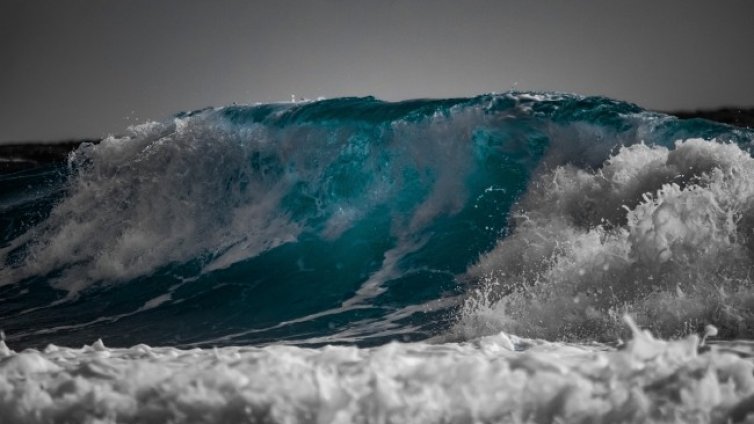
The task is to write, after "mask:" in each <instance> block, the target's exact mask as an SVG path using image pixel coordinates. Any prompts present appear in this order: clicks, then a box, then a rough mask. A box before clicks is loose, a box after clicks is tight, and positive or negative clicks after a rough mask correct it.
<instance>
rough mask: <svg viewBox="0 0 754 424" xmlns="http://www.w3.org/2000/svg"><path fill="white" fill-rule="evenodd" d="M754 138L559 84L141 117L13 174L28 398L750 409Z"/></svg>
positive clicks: (339, 410) (158, 408)
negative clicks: (553, 88) (54, 161)
mask: <svg viewBox="0 0 754 424" xmlns="http://www.w3.org/2000/svg"><path fill="white" fill-rule="evenodd" d="M752 141H754V132H752V131H749V130H745V129H741V128H735V127H730V126H726V125H722V124H716V123H711V122H708V121H704V120H693V119H692V120H683V121H682V120H678V119H676V118H674V117H671V116H667V115H664V114H660V113H655V112H650V111H646V110H643V109H641V108H639V107H638V106H635V105H632V104H629V103H625V102H620V101H616V100H612V99H607V98H601V97H582V96H577V95H570V94H558V93H505V94H497V95H483V96H478V97H474V98H460V99H442V100H411V101H404V102H397V103H388V102H383V101H380V100H377V99H374V98H371V97H367V98H344V99H333V100H323V101H317V102H305V103H296V104H294V103H291V104H285V103H280V104H265V105H256V106H236V105H234V106H227V107H218V108H206V109H202V110H197V111H192V112H185V113H180V114H177V115H175V116H174V117H172V118H170V119H167V120H164V121H161V122H147V123H144V124H141V125H137V126H133V127H130V128H128V130H127V131H126V133H125V134H124V135H121V136H112V137H108V138H107V139H105V140H103V141H101V142H100V143H98V144H84V145H82V146H81V147H80V148H79V149H78V150H76V151H75V152H74V153H72V154H71V156H70V157H69V160H68V163H67V164H61V165H58V166H49V167H40V168H35V169H31V170H27V171H22V172H17V173H13V174H6V175H2V176H0V211H2V215H1V217H0V263H2V264H3V265H2V269H1V270H0V327H2V329H3V330H4V331H5V335H6V339H5V341H4V342H3V344H2V346H0V347H1V348H2V349H0V351H1V352H0V356H2V359H0V395H1V396H0V399H2V401H0V412H4V413H3V414H2V415H3V416H5V417H10V418H7V420H9V422H66V420H67V421H76V422H166V421H171V420H172V421H174V422H407V421H413V422H553V421H557V420H566V421H569V422H644V421H659V422H677V421H684V422H686V421H694V420H696V421H701V422H708V421H715V422H718V421H719V422H726V421H727V420H730V421H741V420H744V419H746V416H747V414H748V411H749V410H752V409H753V408H754V406H750V405H751V404H754V402H752V401H751V398H752V396H754V379H752V366H754V364H753V363H752V362H751V360H750V359H749V358H750V354H751V349H749V344H748V342H746V339H749V338H751V337H752V332H754V330H752V322H753V321H752V318H753V316H752V312H751V311H752V310H754V309H752V306H754V290H753V289H752V281H751V276H750V274H751V270H752V267H753V265H754V262H753V259H754V252H752V249H754V247H753V246H754V244H752V240H754V238H752V237H754V235H752V230H754V159H753V158H752V156H751V147H752V146H751V143H752ZM627 317H630V318H627ZM627 319H628V324H627V323H626V320H627ZM711 326H714V331H712V330H711V329H712V328H713V327H711ZM640 328H643V329H647V330H649V331H650V332H651V333H652V334H654V335H656V336H660V337H661V338H663V339H673V341H664V340H662V339H655V338H654V337H653V336H651V335H650V333H649V332H646V331H645V330H640ZM705 330H706V335H707V336H709V337H710V338H709V340H712V341H718V342H717V343H716V344H712V345H711V347H708V346H702V345H703V343H700V339H699V335H702V334H705ZM97 339H102V340H101V341H98V342H97V343H94V344H91V343H92V341H94V340H97ZM720 340H722V341H724V343H722V344H721V343H720V342H719V341H720ZM103 341H104V343H103ZM84 344H86V346H85V347H84V348H81V349H78V348H76V346H81V345H84ZM59 346H68V347H59ZM105 346H108V347H105ZM150 346H161V347H150ZM11 348H12V349H13V350H11ZM26 348H28V349H27V350H23V349H26ZM97 420H99V421H97Z"/></svg>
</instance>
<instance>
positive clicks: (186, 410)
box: [0, 329, 754, 424]
mask: <svg viewBox="0 0 754 424" xmlns="http://www.w3.org/2000/svg"><path fill="white" fill-rule="evenodd" d="M698 342H699V339H698V338H697V337H696V336H690V337H688V338H686V339H683V340H678V341H670V342H666V341H662V340H657V339H654V338H653V337H652V336H650V335H649V333H647V332H642V331H639V330H637V329H634V339H633V340H631V341H630V342H629V343H628V345H627V346H626V347H625V349H622V350H614V349H611V348H607V347H605V346H600V345H592V346H585V345H566V344H562V343H548V342H539V341H535V340H527V339H520V338H518V337H515V336H510V335H507V334H505V333H499V334H496V335H492V336H488V337H483V338H480V339H477V340H474V341H472V342H467V343H460V344H456V343H448V344H441V345H431V344H426V343H409V344H402V343H391V344H388V345H384V346H380V347H377V348H369V349H359V348H355V347H336V346H328V347H324V348H319V349H304V348H298V347H291V346H270V347H265V348H244V347H226V348H218V349H206V350H202V349H193V350H179V349H174V348H151V347H148V346H145V345H138V346H134V347H132V348H129V349H108V348H106V347H105V346H104V345H103V344H102V343H101V342H97V343H94V344H93V345H91V346H85V347H84V348H81V349H70V348H61V347H56V346H49V347H48V348H47V349H45V350H44V351H36V350H26V351H23V352H18V353H16V352H13V351H10V350H9V349H8V348H7V347H5V345H4V344H3V343H0V412H2V422H3V423H7V424H16V423H18V424H20V423H24V424H26V423H64V422H77V423H115V422H139V423H164V422H173V423H224V422H255V423H404V422H421V423H456V422H459V423H461V422H463V423H483V422H572V423H579V422H583V423H594V422H605V423H608V422H609V423H621V422H721V423H722V422H740V421H743V420H744V419H745V418H746V417H747V415H748V414H749V413H750V412H754V408H752V403H751V399H752V396H754V375H753V373H752V371H754V363H752V360H751V359H749V358H747V357H746V356H747V355H746V353H747V352H744V353H745V354H743V355H742V354H740V353H736V351H733V350H731V349H722V348H718V347H716V346H713V347H712V349H711V350H710V351H708V352H706V353H703V354H698V353H697V345H698ZM748 353H750V352H748Z"/></svg>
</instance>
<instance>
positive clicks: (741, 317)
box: [456, 139, 754, 341]
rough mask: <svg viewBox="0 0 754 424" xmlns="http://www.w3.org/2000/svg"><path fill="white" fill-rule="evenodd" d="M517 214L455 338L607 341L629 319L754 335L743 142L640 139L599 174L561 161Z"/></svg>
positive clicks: (483, 262) (663, 328) (752, 200)
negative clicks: (504, 334) (669, 144)
mask: <svg viewBox="0 0 754 424" xmlns="http://www.w3.org/2000/svg"><path fill="white" fill-rule="evenodd" d="M517 210H519V211H520V212H519V213H518V214H517V215H516V217H515V218H514V220H513V225H514V229H513V231H512V234H511V235H510V236H508V237H507V238H505V239H503V240H501V241H499V242H498V244H497V246H496V247H495V249H493V250H492V251H491V252H489V253H487V254H485V255H484V256H483V257H482V258H481V259H480V260H479V261H478V263H477V264H476V265H475V266H474V267H472V268H471V269H470V270H469V273H468V276H469V277H470V278H471V279H472V280H474V281H478V282H479V284H480V285H479V286H478V287H477V288H476V289H475V292H474V293H473V294H472V295H471V297H470V299H469V300H468V301H467V303H466V306H465V310H464V312H463V315H464V316H463V318H462V319H461V321H460V323H459V325H458V326H457V328H456V331H457V334H463V335H465V337H468V336H470V335H475V334H484V333H487V332H490V331H499V330H506V331H510V332H513V333H515V334H520V335H525V336H529V337H544V338H547V339H549V340H557V339H566V340H581V339H598V340H606V341H607V340H611V339H612V340H614V339H615V338H618V337H620V336H621V329H622V328H623V326H622V323H621V318H620V317H622V316H623V315H624V314H625V313H631V314H632V315H635V316H636V318H637V320H638V322H639V323H640V324H641V325H643V326H646V327H648V328H651V329H652V330H653V331H655V332H657V333H659V334H661V335H664V336H678V335H681V334H688V333H692V332H701V330H702V328H703V327H704V325H705V324H708V323H713V324H715V325H717V326H719V327H720V331H721V334H723V335H724V336H725V337H752V336H753V335H754V330H752V328H753V327H752V325H753V324H754V315H752V313H751V310H752V309H751V307H752V306H754V290H752V289H751V287H752V281H751V278H750V273H751V270H752V266H754V262H752V260H753V259H754V252H752V250H751V247H752V244H751V240H752V237H754V235H753V233H752V232H753V231H754V226H753V224H754V221H752V215H753V214H754V159H752V157H751V156H750V155H749V153H748V152H746V151H744V150H742V149H741V148H740V147H739V146H737V145H735V144H726V143H719V142H715V141H705V140H701V139H693V140H687V141H681V142H677V143H676V145H675V148H674V149H672V150H669V149H667V148H664V147H658V146H647V145H644V144H636V145H633V146H629V147H623V148H621V149H620V150H619V151H618V152H617V153H616V154H615V155H613V156H612V157H610V158H609V159H608V160H606V161H605V162H604V163H603V165H602V166H601V167H599V168H598V169H596V170H589V169H580V168H577V167H575V166H572V165H561V166H557V167H555V168H554V169H551V170H550V171H547V172H544V173H543V175H541V176H540V177H539V178H538V179H535V180H534V181H533V182H532V183H531V184H530V187H529V191H528V192H527V194H526V195H525V196H524V198H523V199H522V200H521V201H520V203H519V205H518V208H517Z"/></svg>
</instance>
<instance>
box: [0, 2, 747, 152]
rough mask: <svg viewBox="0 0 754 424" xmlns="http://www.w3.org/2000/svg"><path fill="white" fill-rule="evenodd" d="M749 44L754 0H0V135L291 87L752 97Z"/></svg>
mask: <svg viewBox="0 0 754 424" xmlns="http://www.w3.org/2000/svg"><path fill="white" fill-rule="evenodd" d="M753 43H754V0H715V1H713V0H709V1H701V0H699V1H697V0H633V1H624V0H559V1H536V0H516V1H506V0H497V1H481V0H480V1H476V0H456V1H445V0H405V1H399V0H379V1H378V0H368V1H367V0H363V1H362V0H311V1H306V0H270V1H217V0H206V1H199V0H182V1H179V0H171V1H158V0H111V1H107V0H88V1H84V0H70V1H60V0H50V1H37V0H0V142H7V141H12V140H31V139H59V138H64V137H90V136H94V137H99V136H104V135H106V134H108V133H118V132H121V131H122V130H123V129H124V128H125V127H126V126H128V125H130V124H133V123H137V122H141V121H144V120H146V119H160V118H164V117H166V116H168V115H170V114H172V113H174V112H177V111H180V110H188V109H194V108H199V107H203V106H208V105H225V104H230V103H232V102H238V103H253V102H266V101H276V100H286V99H290V95H291V94H292V93H295V94H296V95H297V96H301V97H318V96H325V97H338V96H352V95H355V96H362V95H374V96H376V97H379V98H383V99H386V100H398V99H404V98H413V97H447V96H471V95H476V94H481V93H485V92H491V91H505V90H508V89H511V88H512V87H513V86H514V85H515V86H516V88H517V89H521V90H557V91H570V92H577V93H581V94H601V95H606V96H610V97H615V98H619V99H623V100H629V101H632V102H636V103H639V104H640V105H642V106H645V107H648V108H655V109H676V108H697V107H715V106H721V105H754V80H753V79H754V47H753V46H752V44H753Z"/></svg>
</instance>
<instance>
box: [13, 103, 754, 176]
mask: <svg viewBox="0 0 754 424" xmlns="http://www.w3.org/2000/svg"><path fill="white" fill-rule="evenodd" d="M664 113H667V114H668V115H673V116H677V117H678V118H680V119H694V118H701V119H707V120H709V121H715V122H720V123H723V124H728V125H733V126H737V127H744V128H754V107H752V108H732V107H726V108H720V109H710V110H695V111H674V112H664ZM87 142H88V143H99V142H100V140H98V139H80V140H60V141H48V142H35V141H26V142H22V143H11V144H2V145H0V173H9V172H16V171H22V170H24V169H29V168H34V167H36V166H41V165H48V164H53V163H60V162H64V161H65V160H66V159H67V158H68V154H69V153H71V152H72V151H74V150H76V148H77V147H78V146H80V145H81V144H82V143H87Z"/></svg>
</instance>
